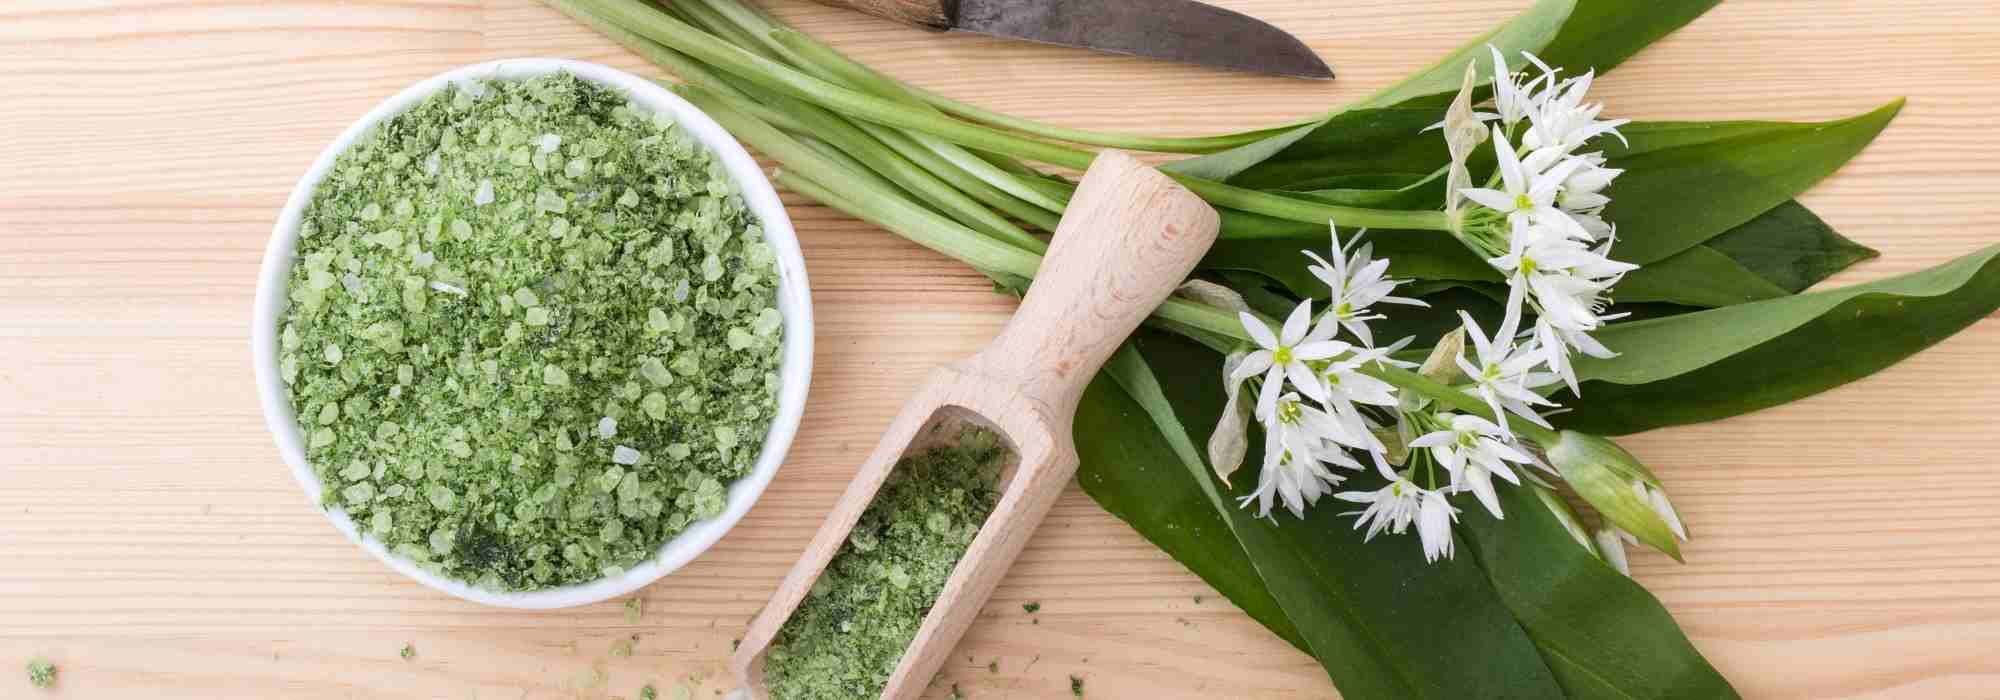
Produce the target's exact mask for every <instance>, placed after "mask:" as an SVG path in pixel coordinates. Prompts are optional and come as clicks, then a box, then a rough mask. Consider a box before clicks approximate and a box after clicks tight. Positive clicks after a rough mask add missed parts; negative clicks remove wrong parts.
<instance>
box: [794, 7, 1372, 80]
mask: <svg viewBox="0 0 2000 700" xmlns="http://www.w3.org/2000/svg"><path fill="white" fill-rule="evenodd" d="M820 2H822V3H824V4H828V5H833V6H836V7H846V8H849V9H854V10H860V11H862V12H866V13H868V14H872V15H875V16H878V17H885V18H888V19H892V20H896V21H899V22H903V23H905V24H915V25H919V26H924V27H930V28H932V29H943V30H955V31H962V32H972V33H975V34H986V35H990V36H999V37H1006V38H1011V39H1024V40H1027V41H1033V42H1039V43H1044V44H1060V45H1063V46H1077V47H1082V48H1088V49H1096V50H1098V51H1107V52H1111V53H1119V54H1127V55H1132V56H1144V57H1148V58H1159V59H1165V60H1170V61H1180V62H1184V63H1194V64H1199V65H1204V66H1211V67H1215V68H1223V69H1228V70H1240V71H1250V72H1254V73H1269V74H1274V75H1286V76H1293V77H1299V78H1314V79H1322V80H1323V79H1330V78H1332V77H1333V70H1332V69H1330V68H1327V65H1326V63H1325V62H1324V61H1321V60H1320V59H1319V56H1317V55H1315V54H1314V53H1313V51H1312V49H1311V48H1310V47H1307V46H1306V45H1305V43H1304V42H1301V41H1299V40H1298V38H1297V37H1294V36H1292V35H1290V34H1287V33H1285V32H1284V30H1281V29H1278V28H1277V27H1273V26H1271V25H1270V24H1267V23H1265V22H1264V21H1262V20H1259V19H1257V18H1254V17H1250V16H1248V15H1244V14H1242V13H1239V12H1233V11H1230V10H1225V9H1222V8H1220V7H1215V6H1213V5H1208V4H1204V3H1200V2H1196V1H1195V0H820Z"/></svg>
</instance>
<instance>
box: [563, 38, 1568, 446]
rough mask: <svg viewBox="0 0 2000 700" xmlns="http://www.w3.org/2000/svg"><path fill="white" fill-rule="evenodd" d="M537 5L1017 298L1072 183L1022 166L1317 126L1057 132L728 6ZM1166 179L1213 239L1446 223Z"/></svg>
mask: <svg viewBox="0 0 2000 700" xmlns="http://www.w3.org/2000/svg"><path fill="white" fill-rule="evenodd" d="M547 2H548V4H550V5H552V6H554V7H556V8H557V9H559V10H561V11H563V12H565V13H567V14H569V15H570V16H572V17H574V18H575V19H577V20H578V21H580V22H583V23H584V24H586V25H589V26H590V27H592V28H594V29H596V30H597V31H599V32H602V33H603V34H604V35H606V36H608V37H610V38H612V39H613V40H614V41H617V42H618V43H619V44H621V45H624V46H625V47H626V48H628V49H631V50H632V51H633V52H635V53H637V54H639V55H640V56H642V57H644V58H646V59H647V60H649V61H651V62H653V63H654V64H656V65H658V66H660V67H661V68H663V69H665V70H667V71H669V72H671V73H673V74H674V75H676V76H678V77H680V78H681V80H682V81H683V82H682V83H679V84H669V87H670V88H672V89H673V90H674V91H675V92H676V93H678V94H679V95H681V96H682V97H683V98H686V99H687V100H688V101H689V102H692V103H694V104H695V105H696V106H698V107H700V108H701V109H702V110H703V111H704V112H707V113H708V115H709V116H710V117H712V118H714V119H715V120H716V121H717V122H718V123H720V124H721V125H722V126H723V128H725V129H728V130H729V132H730V133H731V134H733V135H734V136H736V137H737V138H738V139H741V140H742V141H743V142H745V143H746V144H748V145H749V146H750V147H752V148H754V149H756V150H757V151H759V152H760V153H762V154H763V155H764V156H765V157H767V158H769V159H771V160H774V161H776V162H777V163H778V164H779V167H778V168H777V169H776V170H775V171H774V179H775V180H776V182H777V183H778V184H779V185H780V186H783V187H785V188H787V189H790V190H792V191H794V192H797V193H799V194H803V195H805V196H807V197H810V198H812V199H814V200H816V201H818V202H820V203H822V204H825V205H827V206H829V207H832V208H834V209H838V210H840V211H842V212H845V213H847V214H849V215H852V216H854V217H855V218H858V219H861V220H863V221H867V222H869V223H872V224H875V225H877V226H881V227H882V228H884V229H887V230H888V231H890V232H893V233H895V234H897V235H899V236H902V237H903V238H906V239H909V240H910V241H912V242H915V243H917V244H919V245H923V246H925V247H927V248H930V249H932V250H935V251H937V252H939V253H942V254H944V255H947V256H950V257H952V258H955V259H958V260H960V261H962V262H965V263H966V264H968V265H971V266H972V267H974V268H975V269H978V270H979V271H981V272H982V273H983V274H986V275H987V276H989V277H991V278H993V280H994V281H995V283H996V284H998V285H1000V286H1002V287H1004V288H1009V289H1012V290H1015V291H1017V292H1018V291H1020V290H1022V289H1024V288H1025V286H1026V282H1027V281H1028V280H1030V279H1032V278H1033V277H1034V275H1035V271H1036V269H1037V268H1038V267H1039V266H1040V263H1041V254H1042V253H1043V252H1045V251H1046V250H1047V249H1048V243H1047V242H1046V241H1045V240H1044V239H1043V237H1042V235H1043V234H1046V233H1051V232H1053V231H1054V230H1055V227H1056V222H1057V220H1058V219H1060V217H1061V215H1062V212H1063V208H1064V206H1065V205H1066V203H1067V201H1068V199H1069V195H1070V193H1071V191H1072V190H1073V189H1074V185H1073V184H1072V183H1070V182H1069V181H1068V180H1066V179H1064V178H1063V177H1061V176H1060V175H1057V174H1053V173H1048V172H1043V171H1041V170H1037V169H1036V168H1034V167H1031V166H1030V165H1028V163H1030V162H1033V163H1040V164H1044V165H1052V166H1056V167H1058V168H1066V169H1071V170H1082V169H1084V168H1086V167H1088V166H1089V165H1090V162H1091V160H1092V159H1094V158H1095V157H1096V152H1095V150H1094V149H1091V148H1089V146H1102V147H1112V148H1122V149H1130V150H1144V151H1154V152H1167V153H1187V154H1195V153H1209V152H1215V151H1220V150H1226V149H1229V148H1233V147H1236V146H1240V145H1244V144H1247V143H1252V142H1255V141H1257V140H1260V139H1263V138H1266V137H1269V136H1270V135H1272V134H1275V133H1279V132H1282V131H1284V130H1287V129H1291V128H1296V127H1299V126H1302V125H1304V124H1308V123H1311V122H1312V121H1317V120H1316V119H1315V120H1308V121H1301V122H1296V123H1290V124H1285V125H1280V126H1277V127H1272V128H1269V129H1264V130H1259V131H1250V132H1243V133H1236V134H1227V135H1221V136H1208V137H1154V136H1140V135H1131V134H1119V133H1104V132H1095V131H1085V130H1079V129H1070V128H1064V127H1058V126H1052V125H1047V124H1042V123H1040V122H1036V121H1033V120H1028V119H1023V118H1019V117H1013V116H1008V115H1004V114H1000V113H997V112H992V111H989V110H986V109H982V108H979V107H977V106H973V105H969V104H965V103H962V102H958V101H955V100H952V99H950V98H947V97H943V96H940V95H937V94H934V93H931V92H928V91H924V90H921V89H919V88H915V87H912V86H909V85H906V84H904V83H902V82H900V81H897V80H896V79H894V78H892V77H889V76H887V75H884V74H882V73H880V72H878V71H875V70H873V69H871V68H868V67H867V66H864V65H862V64H860V63H858V62H855V61H853V60H852V59H849V58H847V57H846V56H844V55H842V54H841V53H839V52H838V51H836V50H834V49H833V48H832V47H829V46H827V45H825V44H822V43H820V42H818V41H817V40H814V39H812V38H811V37H808V36H806V35H804V34H801V33H799V32H797V31H794V30H792V29H790V28H788V27H785V26H783V25H782V24H781V23H779V22H778V21H777V20H775V19H773V18H771V17H770V16H768V15H766V14H764V13H763V12H762V11H760V10H758V9H756V8H753V7H750V6H748V5H744V4H741V3H739V2H736V0H675V2H673V3H671V4H667V5H655V4H652V3H650V2H647V1H646V0H547ZM1059 141H1067V142H1070V143H1060V142H1059ZM1170 175H1172V177H1174V178H1175V179H1176V180H1178V181H1179V182H1181V183H1182V184H1183V185H1185V186H1186V187H1187V188H1188V189H1189V190H1191V191H1193V192H1194V193H1196V194H1198V195H1200V196H1201V197H1202V198H1203V199H1205V200H1207V201H1208V202H1209V203H1210V204H1211V205H1213V206H1215V207H1216V208H1217V209H1218V210H1219V211H1220V212H1221V213H1222V215H1223V230H1222V234H1221V235H1222V237H1223V238H1230V237H1255V236H1257V235H1259V234H1260V232H1261V231H1262V230H1268V229H1265V228H1260V227H1251V226H1240V225H1239V226H1232V222H1238V223H1240V222H1247V221H1252V220H1255V219H1259V218H1273V219H1280V220H1286V221H1295V222H1303V223H1309V224H1315V225H1325V224H1326V223H1327V222H1328V221H1339V222H1340V223H1341V225H1342V226H1354V227H1368V228H1383V229H1396V230H1432V231H1445V230H1448V227H1449V225H1448V221H1447V219H1446V217H1445V214H1444V212H1442V211H1408V210H1393V209H1370V208H1363V207H1350V206H1340V205H1334V204H1328V203H1324V202H1318V201H1312V200H1307V199H1302V198H1297V197H1290V196H1285V195H1282V194H1275V193H1270V192H1263V191H1259V190H1254V189H1248V188H1243V187H1237V186H1233V185H1228V184H1224V183H1220V182H1215V181H1213V180H1205V179H1201V178H1196V177H1189V176H1186V175H1181V174H1171V173H1170ZM1443 240H1444V239H1440V241H1441V242H1443ZM1444 244H1445V245H1455V244H1454V243H1449V242H1444ZM1154 320H1155V322H1156V323H1157V324H1158V325H1160V326H1162V327H1164V328H1168V329H1171V330H1175V331H1178V332H1180V333H1182V334H1183V335H1186V336H1188V337H1190V338H1192V339H1194V340H1196V341H1198V342H1202V343H1204V344H1207V345H1209V346H1210V347H1212V348H1215V349H1217V350H1218V351H1223V352H1227V351H1228V350H1229V349H1230V348H1232V347H1234V346H1235V345H1237V344H1238V343H1241V342H1244V341H1247V340H1249V337H1248V335H1247V334H1246V333H1245V331H1244V329H1243V325H1242V323H1241V321H1239V320H1238V317H1237V315H1236V312H1234V311H1230V310H1224V309H1221V308H1217V307H1215V306H1212V305H1210V304H1207V303H1203V302H1200V301H1196V300H1193V299H1187V298H1180V297H1176V298H1173V299H1170V300H1168V301H1167V303H1166V304H1164V305H1162V306H1161V307H1160V308H1159V309H1158V310H1157V311H1155V312H1154ZM1369 372H1370V373H1371V374H1377V375H1379V378H1381V379H1383V380H1385V381H1388V382H1390V383H1392V384H1395V385H1397V386H1401V387H1404V388H1407V389H1409V390H1411V391H1415V392H1417V393H1419V394H1423V395H1425V396H1429V397H1431V398H1433V399H1434V400H1437V401H1440V402H1443V403H1444V404H1445V405H1450V406H1454V407H1457V408H1459V409H1460V410H1464V411H1469V412H1473V413H1486V408H1485V406H1484V405H1483V404H1481V403H1480V402H1479V401H1478V400H1477V399H1476V398H1474V397H1471V396H1468V395H1467V394H1465V393H1463V392H1460V391H1457V390H1454V389H1452V388H1450V387H1448V386H1446V385H1444V384H1442V383H1439V382H1436V381H1434V380H1432V379H1430V378H1427V377H1424V376H1422V375H1420V374H1418V373H1416V372H1411V371H1408V370H1403V369H1399V368H1396V367H1390V366H1382V367H1376V368H1371V369H1370V370H1369ZM1534 437H1540V438H1543V439H1550V440H1552V439H1554V437H1555V435H1554V433H1553V432H1552V431H1550V432H1549V433H1548V434H1547V435H1538V436H1534Z"/></svg>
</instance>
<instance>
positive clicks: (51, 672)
mask: <svg viewBox="0 0 2000 700" xmlns="http://www.w3.org/2000/svg"><path fill="white" fill-rule="evenodd" d="M28 684H29V685H33V686H35V687H37V688H54V687H56V665H55V664H52V663H49V662H47V661H42V660H39V659H37V660H35V661H30V662H28Z"/></svg>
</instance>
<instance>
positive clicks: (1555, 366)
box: [1535, 316, 1618, 395]
mask: <svg viewBox="0 0 2000 700" xmlns="http://www.w3.org/2000/svg"><path fill="white" fill-rule="evenodd" d="M1599 318H1603V317H1602V316H1600V317H1599ZM1535 349H1536V350H1537V351H1539V352H1540V353H1541V355H1542V364H1545V365H1547V366H1548V368H1549V371H1551V372H1554V373H1555V374H1556V376H1558V377H1562V379H1563V383H1564V384H1568V385H1569V391H1570V393H1572V394H1577V395H1582V394H1583V390H1582V389H1580V388H1578V387H1577V378H1576V368H1575V367H1574V366H1573V365H1571V364H1570V361H1569V354H1570V351H1571V350H1575V351H1576V352H1580V353H1583V354H1585V355H1589V356H1591V357H1595V358H1598V359H1610V358H1613V357H1617V356H1618V353H1615V352H1612V351H1611V349H1610V348H1607V347H1604V344H1603V343H1599V342H1597V339H1596V338H1592V337H1590V335H1589V334H1588V333H1584V332H1582V331H1573V330H1569V329H1566V328H1561V327H1558V326H1556V324H1555V323H1554V322H1553V321H1552V320H1551V318H1550V317H1548V316H1539V317H1536V318H1535Z"/></svg>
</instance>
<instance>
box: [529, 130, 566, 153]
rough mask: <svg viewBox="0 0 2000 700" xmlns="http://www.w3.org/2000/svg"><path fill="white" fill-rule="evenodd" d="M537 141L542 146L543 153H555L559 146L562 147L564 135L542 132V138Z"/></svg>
mask: <svg viewBox="0 0 2000 700" xmlns="http://www.w3.org/2000/svg"><path fill="white" fill-rule="evenodd" d="M535 143H536V145H538V146H540V147H541V149H542V152H543V153H554V152H555V150H556V149H557V148H561V147H562V135H561V134H542V138H541V139H540V140H539V141H536V142H535Z"/></svg>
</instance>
